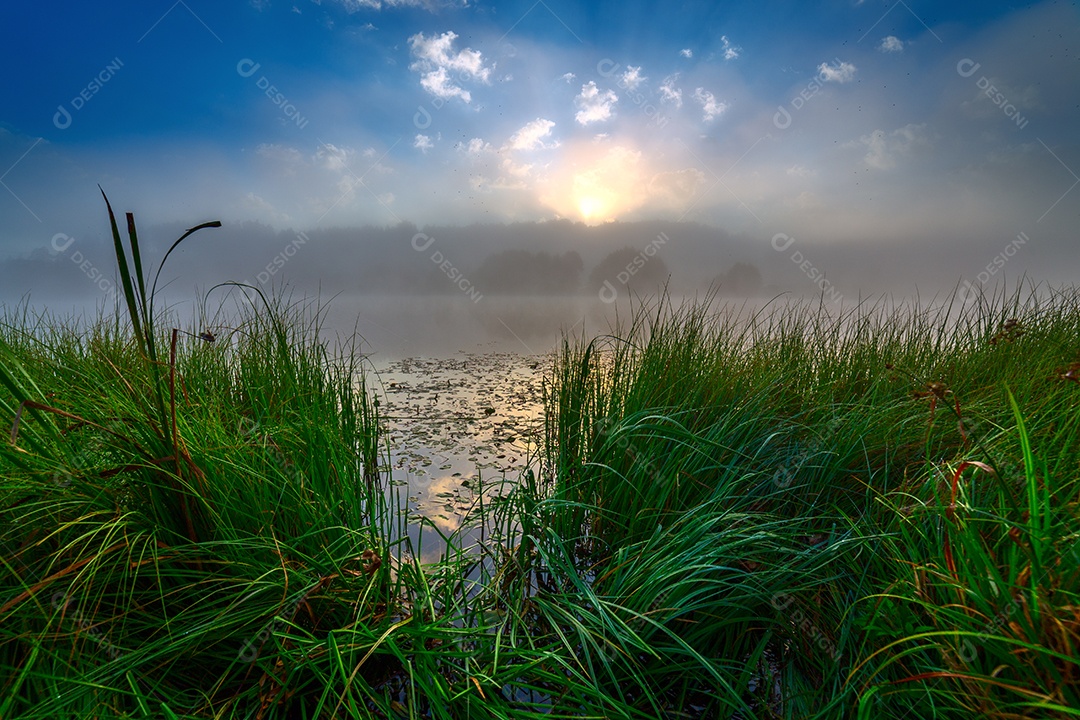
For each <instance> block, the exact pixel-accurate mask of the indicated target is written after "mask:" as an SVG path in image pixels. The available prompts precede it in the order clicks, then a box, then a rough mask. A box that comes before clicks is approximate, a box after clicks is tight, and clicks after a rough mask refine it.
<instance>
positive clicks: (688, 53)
mask: <svg viewBox="0 0 1080 720" xmlns="http://www.w3.org/2000/svg"><path fill="white" fill-rule="evenodd" d="M679 54H680V55H682V56H683V57H684V58H692V57H694V51H693V50H691V49H690V48H683V49H682V50H680V51H679Z"/></svg>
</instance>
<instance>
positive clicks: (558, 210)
mask: <svg viewBox="0 0 1080 720" xmlns="http://www.w3.org/2000/svg"><path fill="white" fill-rule="evenodd" d="M0 19H2V27H3V30H2V31H0V32H2V33H3V42H2V43H0V55H2V57H3V61H4V63H5V67H7V68H8V70H7V71H6V72H5V73H4V77H3V79H2V80H0V83H2V87H3V91H2V97H3V104H2V105H0V173H2V175H0V183H3V185H2V186H0V218H2V219H3V222H2V227H0V258H3V257H5V256H6V257H12V256H25V255H28V254H31V253H33V252H35V251H40V250H41V249H43V248H45V249H47V248H48V246H49V239H50V238H52V237H54V234H55V233H61V232H62V233H66V234H69V235H75V234H79V233H90V232H93V233H97V234H100V232H101V230H102V228H101V202H100V196H99V195H98V191H97V187H96V186H97V185H98V184H101V185H102V186H103V187H104V188H105V190H106V191H107V192H108V193H109V194H110V197H112V198H113V199H114V202H115V203H116V204H117V205H119V206H120V207H122V208H123V209H134V210H135V211H136V212H137V213H138V215H139V217H140V218H142V219H143V222H144V223H145V222H189V223H195V222H198V221H202V220H205V219H209V218H220V219H222V220H224V221H226V222H237V221H242V220H258V221H260V222H263V223H266V224H270V225H273V226H275V227H278V228H290V227H291V228H298V229H300V228H316V227H344V226H354V225H365V224H374V225H379V226H390V225H395V224H397V223H400V222H411V223H416V224H418V225H421V226H423V225H425V224H429V223H454V224H469V223H475V222H480V223H493V222H513V221H537V220H548V219H553V218H569V219H571V220H575V221H583V222H586V223H589V224H596V223H602V222H606V221H610V220H621V221H633V220H655V219H660V220H667V221H671V222H677V221H694V222H699V223H704V224H707V225H713V226H716V227H718V228H723V229H725V230H728V231H731V232H733V233H741V234H742V235H743V236H748V237H754V238H757V239H758V240H759V241H760V242H764V243H768V242H769V239H770V238H774V237H775V236H776V234H777V233H784V234H786V235H788V236H797V237H799V238H800V242H804V243H807V244H810V245H813V244H823V245H824V244H830V243H837V242H851V243H862V244H863V245H867V244H870V245H872V244H873V243H881V244H882V245H890V246H894V245H896V244H902V243H905V242H908V241H911V240H912V239H921V240H922V241H923V242H924V243H925V242H929V241H932V240H933V238H940V244H941V246H942V248H943V250H944V249H946V248H948V247H950V246H953V245H955V246H956V247H957V248H959V247H961V246H962V247H963V248H965V249H964V253H968V254H970V253H974V255H975V257H973V258H972V259H970V260H962V259H963V256H962V255H960V254H955V253H954V255H955V258H954V259H953V260H950V262H953V261H955V262H958V263H961V261H963V263H966V264H958V265H957V269H956V273H957V275H958V276H959V275H974V274H975V273H976V272H977V271H978V269H979V268H980V267H982V266H983V265H985V263H986V262H989V261H990V260H991V258H992V257H994V255H995V253H997V252H998V250H999V249H1000V247H1001V246H1004V245H1005V244H1007V243H1008V242H1010V240H1011V239H1012V238H1014V237H1016V236H1017V233H1019V232H1024V233H1026V237H1030V238H1031V239H1032V246H1035V247H1039V248H1041V249H1040V250H1039V254H1038V257H1039V258H1046V263H1045V264H1046V265H1047V268H1048V269H1049V270H1048V272H1050V274H1051V275H1053V273H1054V272H1056V273H1057V274H1058V275H1060V276H1062V277H1063V278H1065V277H1072V278H1073V279H1075V274H1076V270H1077V268H1078V267H1080V264H1078V263H1077V262H1076V261H1075V260H1074V257H1073V256H1074V255H1075V254H1076V253H1075V252H1072V251H1071V249H1072V248H1073V247H1075V242H1076V239H1077V238H1076V228H1077V227H1080V223H1078V221H1080V211H1078V208H1080V188H1077V187H1075V185H1076V183H1077V182H1078V181H1080V144H1078V142H1077V132H1076V128H1077V127H1080V122H1078V121H1080V82H1078V80H1080V10H1078V8H1077V3H1075V2H1044V3H1027V4H1005V3H992V2H991V3H950V4H941V3H933V2H928V1H923V0H908V1H905V2H878V1H874V0H865V1H864V2H853V1H852V0H835V1H829V2H816V3H796V2H763V3H716V4H711V3H683V4H681V5H680V4H675V3H661V2H657V3H647V2H618V3H614V2H600V3H566V2H558V1H557V0H542V1H540V2H537V1H535V0H526V1H525V2H496V3H485V2H469V3H442V2H409V1H408V0H401V1H398V0H390V1H384V0H321V2H312V1H311V0H295V1H294V2H278V1H276V0H257V1H255V0H253V1H252V2H233V3H211V2H207V1H206V0H183V1H181V2H175V1H174V0H164V1H163V2H143V3H138V4H134V3H132V4H83V3H50V2H40V3H18V4H14V3H11V4H8V6H7V7H5V9H4V10H2V11H0ZM1035 258H1036V254H1035V253H1034V252H1029V253H1028V260H1029V261H1034V260H1035ZM924 260H925V259H924ZM984 261H985V262H984ZM918 262H920V260H919V259H918V258H913V259H912V267H913V268H914V267H917V263H918ZM1025 262H1027V261H1025ZM1036 265H1037V264H1036ZM1022 266H1023V265H1021V264H1020V263H1019V262H1018V263H1017V264H1016V267H1017V268H1019V267H1022ZM1034 266H1035V265H1033V267H1034ZM1070 268H1071V269H1070ZM1070 273H1071V275H1070ZM1054 279H1061V278H1058V276H1054Z"/></svg>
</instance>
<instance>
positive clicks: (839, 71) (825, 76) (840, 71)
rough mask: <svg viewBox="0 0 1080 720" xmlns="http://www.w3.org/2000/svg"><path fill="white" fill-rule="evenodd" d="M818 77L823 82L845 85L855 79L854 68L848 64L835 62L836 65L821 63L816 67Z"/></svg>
mask: <svg viewBox="0 0 1080 720" xmlns="http://www.w3.org/2000/svg"><path fill="white" fill-rule="evenodd" d="M818 75H819V76H821V79H822V80H823V81H825V82H836V83H846V82H851V81H852V80H853V79H854V78H855V66H854V65H852V64H851V63H848V62H840V61H837V64H836V65H830V64H829V63H821V64H820V65H818Z"/></svg>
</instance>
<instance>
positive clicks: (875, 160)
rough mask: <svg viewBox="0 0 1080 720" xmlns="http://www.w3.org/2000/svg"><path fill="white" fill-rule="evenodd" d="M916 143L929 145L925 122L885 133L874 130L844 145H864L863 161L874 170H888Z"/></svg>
mask: <svg viewBox="0 0 1080 720" xmlns="http://www.w3.org/2000/svg"><path fill="white" fill-rule="evenodd" d="M917 145H929V140H928V139H927V137H926V125H925V124H918V125H916V124H908V125H905V126H904V127H902V128H898V129H896V130H893V131H892V132H891V133H887V134H886V132H885V131H884V130H875V131H874V132H872V133H870V134H869V135H863V136H862V137H860V138H859V139H858V140H856V141H854V142H850V143H847V144H846V147H858V146H863V147H865V148H866V154H865V155H864V156H863V162H865V163H866V164H867V165H868V166H869V167H872V168H874V169H875V170H889V169H890V168H893V167H896V163H897V160H898V159H899V158H901V157H904V156H906V155H908V154H909V153H910V152H911V150H912V148H914V147H915V146H917Z"/></svg>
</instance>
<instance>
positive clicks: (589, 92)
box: [574, 80, 619, 125]
mask: <svg viewBox="0 0 1080 720" xmlns="http://www.w3.org/2000/svg"><path fill="white" fill-rule="evenodd" d="M618 101H619V97H618V96H617V95H616V94H615V93H614V92H612V91H611V90H604V91H603V92H600V89H599V88H598V87H596V83H595V82H594V81H592V80H590V81H589V82H588V83H586V84H584V85H582V86H581V94H580V95H578V96H577V97H576V98H574V104H575V105H577V106H578V108H579V110H578V112H577V114H576V115H574V119H575V120H577V121H578V122H579V123H580V124H582V125H588V124H589V123H591V122H600V121H602V120H608V119H610V118H611V115H612V112H611V109H612V107H614V106H615V103H617V102H618Z"/></svg>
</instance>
